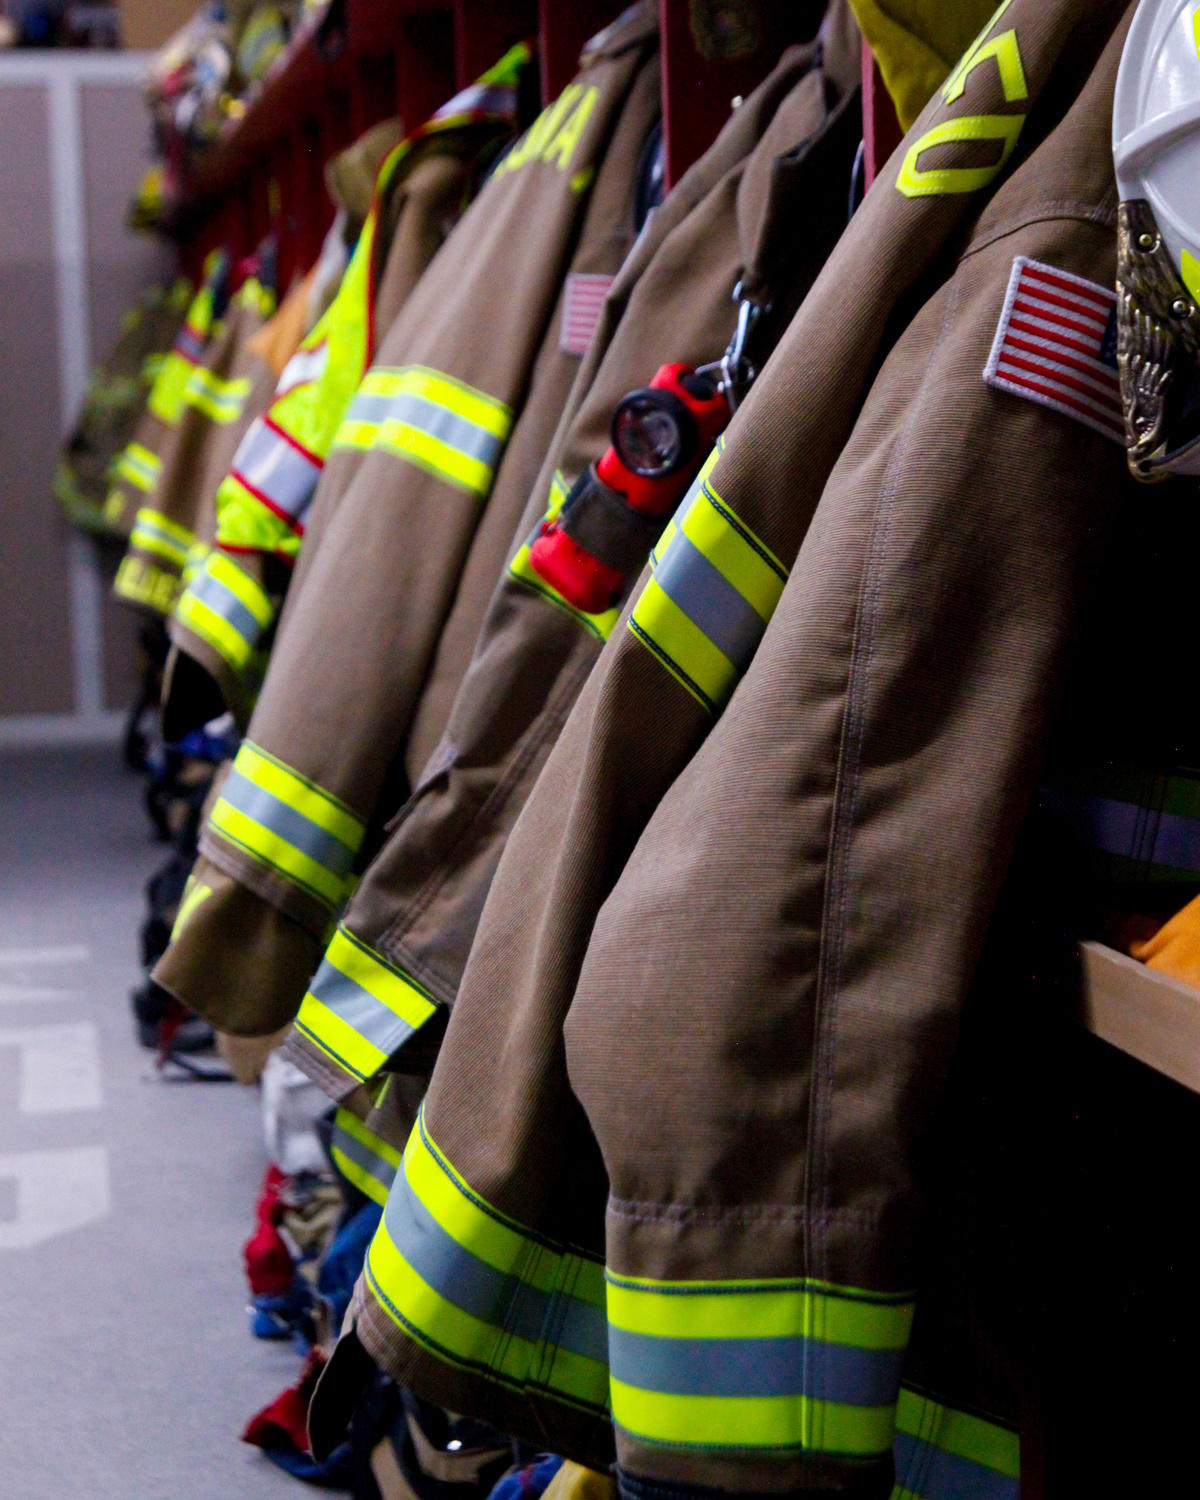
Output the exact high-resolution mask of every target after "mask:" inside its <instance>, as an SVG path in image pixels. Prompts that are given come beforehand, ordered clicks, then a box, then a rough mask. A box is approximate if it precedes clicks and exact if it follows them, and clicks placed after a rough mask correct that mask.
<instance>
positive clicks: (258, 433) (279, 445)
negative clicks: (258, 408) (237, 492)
mask: <svg viewBox="0 0 1200 1500" xmlns="http://www.w3.org/2000/svg"><path fill="white" fill-rule="evenodd" d="M323 468H324V463H323V462H322V460H321V459H320V458H318V457H317V456H316V454H313V453H309V452H307V451H306V450H305V449H304V448H303V447H302V446H301V445H300V444H299V443H297V442H296V441H295V439H293V438H289V437H288V435H287V434H286V433H285V432H284V431H283V430H282V428H279V427H276V426H275V425H274V424H273V423H272V422H271V420H270V418H268V417H260V418H259V419H258V420H257V421H255V422H254V423H252V424H251V426H250V427H249V428H248V430H247V432H246V435H245V437H244V438H243V439H242V441H241V442H240V443H239V444H238V450H237V452H236V453H235V454H234V456H233V464H232V466H231V468H230V472H229V477H230V478H232V479H235V480H237V481H238V482H239V483H240V484H241V485H242V486H243V488H244V489H246V490H248V491H249V493H250V494H251V495H252V496H253V497H254V498H255V499H256V500H260V501H261V502H262V503H263V504H264V505H265V506H266V507H267V509H268V510H270V511H272V512H273V513H274V514H275V515H277V516H280V517H282V519H283V520H285V521H287V522H288V523H289V524H290V525H291V526H293V527H295V528H296V529H297V530H303V526H302V524H301V523H302V521H303V518H304V514H305V512H306V511H307V510H308V506H309V502H310V501H311V500H312V497H313V491H314V490H315V489H316V487H317V480H318V479H320V477H321V470H322V469H323ZM222 488H224V484H222Z"/></svg>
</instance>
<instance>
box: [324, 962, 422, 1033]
mask: <svg viewBox="0 0 1200 1500" xmlns="http://www.w3.org/2000/svg"><path fill="white" fill-rule="evenodd" d="M406 982H407V983H409V984H411V983H412V981H411V980H407V979H406ZM309 994H310V995H315V996H316V998H317V999H318V1000H319V1001H320V1002H321V1004H322V1005H326V1006H328V1007H329V1009H330V1010H332V1011H335V1012H336V1013H337V1016H338V1019H339V1020H341V1021H344V1022H345V1023H346V1025H347V1026H349V1027H351V1028H352V1029H353V1030H354V1031H356V1032H357V1033H358V1034H359V1036H361V1037H363V1038H364V1039H365V1040H366V1041H368V1042H370V1043H371V1045H372V1046H373V1047H378V1048H379V1050H380V1052H382V1053H384V1054H385V1055H386V1056H388V1057H390V1056H391V1054H392V1053H393V1052H395V1051H396V1049H397V1048H398V1047H399V1046H400V1045H401V1043H402V1042H405V1041H407V1040H408V1038H409V1037H410V1036H412V1034H413V1032H414V1031H416V1030H417V1028H416V1027H415V1026H413V1025H411V1024H410V1023H409V1022H408V1021H406V1020H405V1019H404V1017H403V1016H398V1015H397V1014H396V1012H395V1011H394V1010H390V1009H389V1008H388V1007H387V1006H386V1005H384V1004H383V1002H382V1001H381V1000H377V999H376V998H375V996H374V995H372V994H371V992H370V991H369V990H365V989H363V987H362V985H361V984H358V983H357V982H356V981H355V980H353V979H351V978H350V976H349V975H348V974H343V973H342V971H341V970H340V969H336V968H334V966H333V964H331V963H330V962H329V960H328V959H324V960H323V961H322V963H321V967H320V968H319V969H318V970H317V972H316V976H315V977H314V979H313V981H312V983H311V984H310V985H309ZM432 1003H433V1002H432V1001H430V1004H432Z"/></svg>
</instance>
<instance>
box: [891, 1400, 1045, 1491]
mask: <svg viewBox="0 0 1200 1500" xmlns="http://www.w3.org/2000/svg"><path fill="white" fill-rule="evenodd" d="M896 1430H897V1432H902V1433H907V1434H908V1435H909V1436H911V1437H914V1438H918V1439H919V1440H920V1441H921V1442H923V1443H927V1444H930V1445H932V1446H935V1447H937V1448H938V1449H940V1450H941V1451H942V1452H943V1453H952V1454H954V1455H955V1456H956V1457H957V1458H965V1459H969V1460H970V1461H971V1462H972V1463H978V1464H985V1465H986V1466H987V1467H988V1468H989V1469H994V1470H995V1471H996V1472H997V1473H998V1474H1004V1475H1006V1476H1007V1477H1008V1478H1009V1479H1017V1478H1019V1477H1020V1474H1021V1439H1020V1435H1019V1434H1018V1433H1017V1432H1015V1431H1013V1430H1012V1429H1011V1428H1008V1427H1001V1426H1000V1425H999V1424H998V1423H996V1422H989V1421H986V1420H985V1419H984V1418H982V1417H976V1416H972V1415H971V1414H970V1413H969V1412H965V1411H959V1410H957V1409H956V1408H954V1407H951V1406H943V1405H942V1404H941V1403H940V1402H938V1401H934V1400H933V1399H932V1398H931V1397H929V1396H923V1395H919V1394H918V1393H917V1392H916V1391H913V1390H910V1389H907V1388H906V1389H903V1390H901V1392H900V1399H899V1401H898V1402H897V1405H896Z"/></svg>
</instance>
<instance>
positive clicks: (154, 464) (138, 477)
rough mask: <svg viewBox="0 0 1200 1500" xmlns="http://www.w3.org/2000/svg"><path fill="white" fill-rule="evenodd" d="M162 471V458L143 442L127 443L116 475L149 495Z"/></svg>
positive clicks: (118, 461)
mask: <svg viewBox="0 0 1200 1500" xmlns="http://www.w3.org/2000/svg"><path fill="white" fill-rule="evenodd" d="M161 473H162V459H161V458H159V456H158V454H157V453H151V451H150V449H149V448H147V447H145V446H144V445H143V444H142V443H127V444H126V445H125V448H124V451H123V452H122V454H121V456H120V458H119V459H118V460H117V467H116V477H117V478H118V479H123V480H125V482H126V483H127V484H131V485H132V486H133V488H134V489H135V490H141V492H142V493H143V494H144V495H148V494H149V493H150V491H151V490H153V488H154V486H155V485H156V484H157V483H158V476H159V475H160V474H161Z"/></svg>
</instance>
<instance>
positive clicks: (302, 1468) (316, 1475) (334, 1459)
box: [261, 1443, 354, 1490]
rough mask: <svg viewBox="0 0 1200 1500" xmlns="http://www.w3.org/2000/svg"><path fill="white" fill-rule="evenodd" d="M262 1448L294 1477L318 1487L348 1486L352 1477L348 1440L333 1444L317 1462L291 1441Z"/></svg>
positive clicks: (275, 1462) (336, 1487) (273, 1460)
mask: <svg viewBox="0 0 1200 1500" xmlns="http://www.w3.org/2000/svg"><path fill="white" fill-rule="evenodd" d="M261 1451H262V1452H263V1453H265V1454H266V1456H267V1457H268V1458H269V1459H270V1460H271V1462H272V1463H273V1464H276V1465H278V1467H279V1468H281V1469H283V1470H285V1471H286V1472H287V1473H288V1474H290V1475H291V1476H292V1477H293V1478H294V1479H303V1480H304V1482H305V1483H306V1484H315V1485H317V1486H319V1487H320V1488H321V1489H336V1490H348V1489H349V1488H350V1486H351V1484H352V1483H353V1481H354V1463H353V1458H352V1454H351V1448H350V1444H349V1443H342V1445H341V1446H340V1447H338V1448H335V1449H334V1450H333V1452H332V1453H331V1454H330V1455H329V1457H328V1458H327V1459H326V1460H325V1462H324V1463H318V1462H317V1460H316V1459H315V1458H313V1456H312V1455H311V1454H310V1453H301V1452H300V1450H299V1449H298V1448H294V1447H293V1446H292V1445H291V1444H290V1443H289V1444H288V1445H287V1446H286V1447H280V1448H263V1449H262V1450H261Z"/></svg>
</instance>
